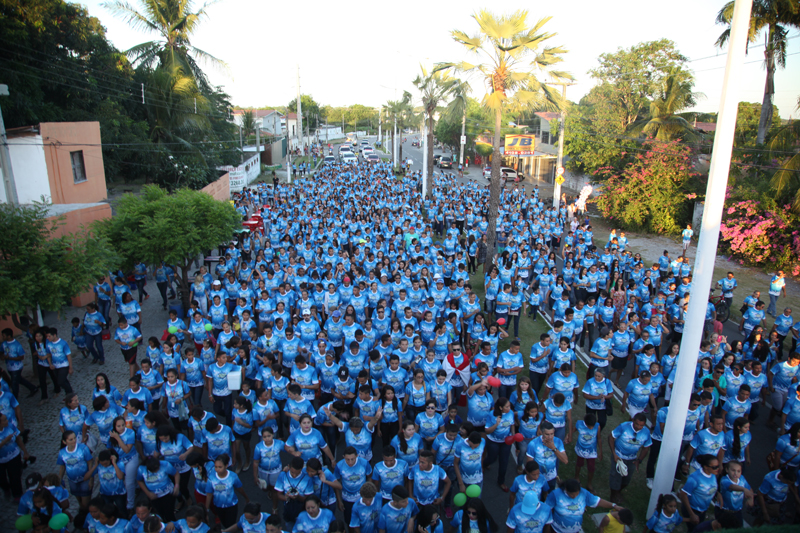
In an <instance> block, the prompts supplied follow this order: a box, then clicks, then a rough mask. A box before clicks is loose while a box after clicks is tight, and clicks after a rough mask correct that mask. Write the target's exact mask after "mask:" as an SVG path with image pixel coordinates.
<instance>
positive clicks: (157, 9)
mask: <svg viewBox="0 0 800 533" xmlns="http://www.w3.org/2000/svg"><path fill="white" fill-rule="evenodd" d="M218 1H219V0H209V1H208V2H206V3H205V4H203V6H202V7H201V8H200V9H198V10H197V11H192V9H193V7H194V6H193V0H139V9H138V10H137V9H136V7H134V6H132V5H131V4H130V3H128V2H126V1H124V0H115V1H113V2H108V3H105V4H102V5H103V7H105V8H106V9H108V10H110V11H111V12H112V13H113V14H114V15H116V16H118V17H119V18H122V19H123V20H125V21H126V22H128V23H129V24H130V25H131V26H132V27H133V28H135V29H138V30H144V31H146V32H149V33H156V34H158V35H159V36H160V39H157V40H153V41H148V42H145V43H141V44H137V45H136V46H134V47H132V48H130V49H129V50H126V51H125V53H126V54H127V55H128V57H130V58H131V60H132V62H133V63H134V65H137V66H143V67H145V68H150V67H153V66H154V65H160V66H165V67H169V68H171V67H172V66H174V65H177V66H179V67H181V69H182V70H183V72H184V73H185V74H186V75H190V76H192V77H194V78H195V80H197V84H198V86H199V87H200V88H201V89H202V90H203V92H208V90H209V89H210V84H209V82H208V78H207V77H206V75H205V73H204V72H203V70H202V69H201V68H200V65H199V64H198V61H207V62H209V63H211V64H213V65H215V66H224V63H222V61H220V60H219V59H217V58H216V57H214V56H212V55H211V54H209V53H208V52H204V51H203V50H200V49H199V48H197V47H195V46H192V44H191V42H190V39H191V37H192V34H194V33H195V31H197V28H198V27H199V25H200V22H201V21H202V19H203V18H205V17H207V16H208V12H207V9H208V8H209V7H210V6H212V5H213V4H215V3H217V2H218Z"/></svg>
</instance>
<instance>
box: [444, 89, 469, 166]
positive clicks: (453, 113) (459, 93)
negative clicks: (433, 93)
mask: <svg viewBox="0 0 800 533" xmlns="http://www.w3.org/2000/svg"><path fill="white" fill-rule="evenodd" d="M471 91H472V87H470V85H469V83H467V82H465V81H463V80H458V83H457V84H456V86H455V88H454V89H453V100H452V101H451V102H450V104H449V105H448V106H447V116H448V117H449V118H450V119H451V120H455V119H456V118H458V117H460V118H461V136H462V137H463V136H464V135H465V134H466V126H467V106H468V105H469V93H470V92H471ZM464 146H465V145H464V144H461V143H460V142H459V153H458V164H459V165H462V164H464ZM454 155H455V154H454Z"/></svg>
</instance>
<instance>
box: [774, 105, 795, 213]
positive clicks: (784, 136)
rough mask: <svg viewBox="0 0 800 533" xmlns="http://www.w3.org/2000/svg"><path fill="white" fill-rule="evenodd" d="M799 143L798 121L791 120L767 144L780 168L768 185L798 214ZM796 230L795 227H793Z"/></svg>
mask: <svg viewBox="0 0 800 533" xmlns="http://www.w3.org/2000/svg"><path fill="white" fill-rule="evenodd" d="M796 109H800V97H798V98H797V108H796ZM798 142H800V121H798V120H792V121H790V122H789V123H788V124H786V125H784V126H781V127H780V128H779V129H778V130H777V131H776V133H775V135H774V136H773V138H772V140H770V142H769V143H768V144H767V148H769V150H770V156H771V157H772V158H773V159H774V160H777V161H780V168H779V169H778V170H777V171H776V172H775V174H774V175H773V176H772V180H771V181H770V185H772V187H773V188H774V189H775V194H776V195H777V196H778V197H779V198H780V199H784V200H786V201H789V202H791V205H792V211H794V212H795V213H796V214H800V151H798V149H797V144H798ZM795 228H796V226H795Z"/></svg>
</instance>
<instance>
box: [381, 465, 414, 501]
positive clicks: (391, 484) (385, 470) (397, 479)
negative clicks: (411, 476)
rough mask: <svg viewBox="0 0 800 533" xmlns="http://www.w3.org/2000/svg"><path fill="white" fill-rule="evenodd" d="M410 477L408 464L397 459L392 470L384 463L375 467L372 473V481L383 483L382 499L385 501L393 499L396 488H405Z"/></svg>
mask: <svg viewBox="0 0 800 533" xmlns="http://www.w3.org/2000/svg"><path fill="white" fill-rule="evenodd" d="M406 477H408V463H406V462H405V461H403V460H402V459H397V460H396V461H395V464H394V466H392V467H391V468H390V467H388V466H386V465H385V464H384V463H383V462H380V463H378V464H376V465H375V469H374V470H373V472H372V479H374V480H375V481H380V483H381V497H382V498H383V499H384V500H391V499H392V489H393V488H395V487H396V486H398V485H400V486H403V484H404V483H405V479H406Z"/></svg>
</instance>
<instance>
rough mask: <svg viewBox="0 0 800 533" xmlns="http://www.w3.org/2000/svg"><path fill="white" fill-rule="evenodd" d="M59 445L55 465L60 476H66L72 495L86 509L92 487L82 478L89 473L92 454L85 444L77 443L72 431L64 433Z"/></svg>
mask: <svg viewBox="0 0 800 533" xmlns="http://www.w3.org/2000/svg"><path fill="white" fill-rule="evenodd" d="M61 444H62V448H61V449H60V450H59V452H58V457H57V458H56V464H57V465H59V471H60V474H61V476H62V477H63V476H64V474H66V476H67V480H68V481H69V489H70V492H71V493H72V495H73V496H75V498H77V499H78V501H79V502H80V504H81V506H82V507H86V506H87V505H88V504H89V498H90V497H91V495H92V487H91V485H90V484H89V481H88V480H87V479H85V477H84V476H85V475H86V473H87V472H88V471H89V463H90V462H91V461H92V452H91V451H90V450H89V448H88V447H87V446H86V445H85V444H81V443H79V442H78V440H77V438H76V437H75V433H73V432H72V431H67V432H66V433H64V435H63V436H62V437H61Z"/></svg>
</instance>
